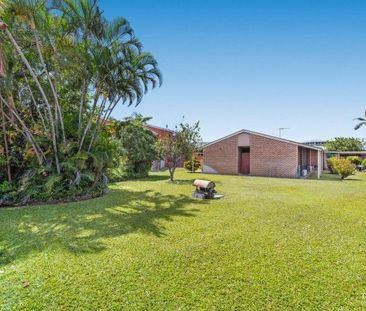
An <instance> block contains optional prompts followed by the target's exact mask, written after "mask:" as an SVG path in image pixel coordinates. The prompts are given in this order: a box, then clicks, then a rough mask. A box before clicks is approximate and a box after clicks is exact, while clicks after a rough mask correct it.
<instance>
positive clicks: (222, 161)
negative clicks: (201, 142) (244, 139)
mask: <svg viewBox="0 0 366 311" xmlns="http://www.w3.org/2000/svg"><path fill="white" fill-rule="evenodd" d="M238 161H239V150H238V135H236V136H233V137H230V138H228V139H225V140H223V141H221V142H218V143H216V144H213V145H211V146H208V147H207V148H205V150H204V151H203V165H204V166H208V167H209V168H211V169H213V170H215V171H216V172H217V173H220V174H238V166H239V162H238ZM210 173H211V172H210Z"/></svg>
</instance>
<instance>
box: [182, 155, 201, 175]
mask: <svg viewBox="0 0 366 311" xmlns="http://www.w3.org/2000/svg"><path fill="white" fill-rule="evenodd" d="M192 163H193V169H192ZM184 168H185V169H186V170H187V171H189V172H195V171H197V170H199V169H200V168H201V161H200V160H198V159H197V158H193V159H192V160H187V161H184Z"/></svg>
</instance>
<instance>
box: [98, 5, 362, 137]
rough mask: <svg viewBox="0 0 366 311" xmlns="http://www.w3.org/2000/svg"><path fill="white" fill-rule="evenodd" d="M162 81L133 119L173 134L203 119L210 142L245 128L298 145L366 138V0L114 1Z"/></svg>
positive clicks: (109, 8) (112, 9)
mask: <svg viewBox="0 0 366 311" xmlns="http://www.w3.org/2000/svg"><path fill="white" fill-rule="evenodd" d="M100 4H101V7H102V9H103V10H104V12H105V14H106V16H107V17H108V18H113V17H115V16H123V17H125V18H127V19H128V20H129V21H130V23H131V25H132V26H133V28H134V30H135V32H136V35H137V37H138V38H140V40H141V41H142V43H143V45H144V48H145V50H147V51H150V52H152V53H153V54H154V56H155V57H156V58H157V60H158V62H159V65H160V68H161V71H162V73H163V76H164V83H163V86H162V87H161V88H160V89H156V90H153V91H152V92H150V93H149V94H148V95H147V96H146V97H145V98H144V100H143V101H142V103H141V105H140V106H139V107H137V108H134V107H129V108H128V107H124V106H122V107H118V109H117V110H116V111H115V113H114V117H116V118H123V117H125V116H129V115H131V114H132V113H133V112H134V111H135V112H138V113H141V114H143V115H146V116H152V117H153V120H152V122H151V123H153V124H155V125H158V126H163V127H165V126H166V125H168V126H169V127H174V125H175V124H177V123H179V122H180V121H181V120H182V117H183V116H184V117H185V120H186V121H188V122H194V121H196V120H200V122H201V129H202V136H203V139H204V140H205V141H211V140H214V139H216V138H219V137H222V136H224V135H226V134H229V133H231V132H234V131H237V130H239V129H243V128H245V129H249V130H254V131H259V132H263V133H267V134H276V133H277V131H276V129H277V128H279V127H287V128H290V129H289V130H286V131H284V132H283V137H285V138H289V139H294V140H299V141H303V140H309V139H329V138H332V137H334V136H356V137H365V136H366V135H365V134H366V128H363V129H361V130H359V131H354V130H353V126H354V123H355V122H354V121H353V118H354V117H357V116H360V115H362V114H363V111H364V109H365V108H366V61H365V59H366V1H356V0H352V1H349V0H344V1H339V0H332V1H326V0H322V1H311V0H306V1H305V0H304V1H280V0H279V1H260V0H257V1H245V0H241V1H240V0H236V1H230V0H228V1H214V0H211V1H203V0H197V1H193V0H185V1H183V0H179V1H178V0H169V1H168V0H167V1H158V0H155V1H152V0H149V1H146V0H139V1H111V0H108V1H107V0H101V1H100Z"/></svg>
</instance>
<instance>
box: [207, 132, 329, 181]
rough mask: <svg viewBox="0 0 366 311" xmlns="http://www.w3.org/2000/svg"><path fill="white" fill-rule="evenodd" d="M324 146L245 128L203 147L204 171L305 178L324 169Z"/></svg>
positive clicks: (319, 174)
mask: <svg viewBox="0 0 366 311" xmlns="http://www.w3.org/2000/svg"><path fill="white" fill-rule="evenodd" d="M323 156H324V154H323V149H322V148H320V147H316V146H312V145H305V144H302V143H298V142H295V141H291V140H287V139H282V138H278V137H274V136H270V135H266V134H261V133H257V132H253V131H248V130H240V131H238V132H235V133H233V134H230V135H228V136H225V137H223V138H220V139H218V140H215V141H213V142H211V143H209V144H206V145H205V146H204V147H203V166H202V170H203V172H204V173H218V174H233V175H240V174H242V175H252V176H269V177H288V178H299V177H306V176H308V175H309V174H311V173H313V172H316V174H317V176H318V178H320V176H321V174H322V171H323Z"/></svg>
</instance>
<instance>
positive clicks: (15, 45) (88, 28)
mask: <svg viewBox="0 0 366 311" xmlns="http://www.w3.org/2000/svg"><path fill="white" fill-rule="evenodd" d="M4 3H5V2H4V1H1V0H0V4H4ZM6 4H7V5H6V6H4V5H2V6H1V9H2V10H3V14H2V15H1V16H0V142H1V143H0V146H1V147H0V158H1V160H0V162H1V163H0V180H2V179H7V180H8V181H9V182H12V183H14V185H16V187H17V189H23V190H22V191H20V190H19V191H17V194H16V195H15V196H14V197H13V198H11V199H8V201H19V202H20V201H22V202H28V201H32V200H36V199H39V198H41V199H43V198H45V199H51V200H52V199H54V198H56V197H57V198H58V197H60V196H62V195H64V196H65V197H69V196H73V194H74V193H77V194H81V195H82V194H83V189H84V190H85V193H89V192H91V191H94V190H95V191H97V192H98V191H99V190H98V189H97V188H98V187H99V188H100V187H102V185H104V187H106V181H107V179H106V176H105V171H106V169H108V168H111V167H114V166H116V165H117V164H118V163H117V161H116V160H115V159H116V158H118V156H116V154H117V155H118V154H119V151H118V150H117V149H118V146H119V145H118V143H116V141H115V140H114V137H113V132H111V131H109V129H108V122H109V119H110V116H111V113H112V112H113V110H114V109H115V108H116V106H117V105H123V104H126V105H138V104H139V103H140V102H141V100H142V98H143V96H144V94H146V92H148V91H149V89H151V88H154V87H156V86H158V85H160V84H161V81H162V80H161V74H160V71H159V69H158V64H157V62H156V60H155V59H154V57H153V56H152V55H151V54H150V53H147V52H144V51H142V45H141V43H140V41H139V40H138V39H137V38H136V36H135V34H134V31H133V29H132V28H131V26H130V24H129V23H128V21H127V20H126V19H124V18H116V19H113V20H107V19H106V18H105V17H104V16H103V13H102V10H101V8H100V7H99V4H98V2H97V1H94V0H65V1H42V0H34V1H33V0H32V1H28V0H9V1H7V3H6ZM24 179H26V183H25V184H24ZM93 189H94V190H93Z"/></svg>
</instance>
